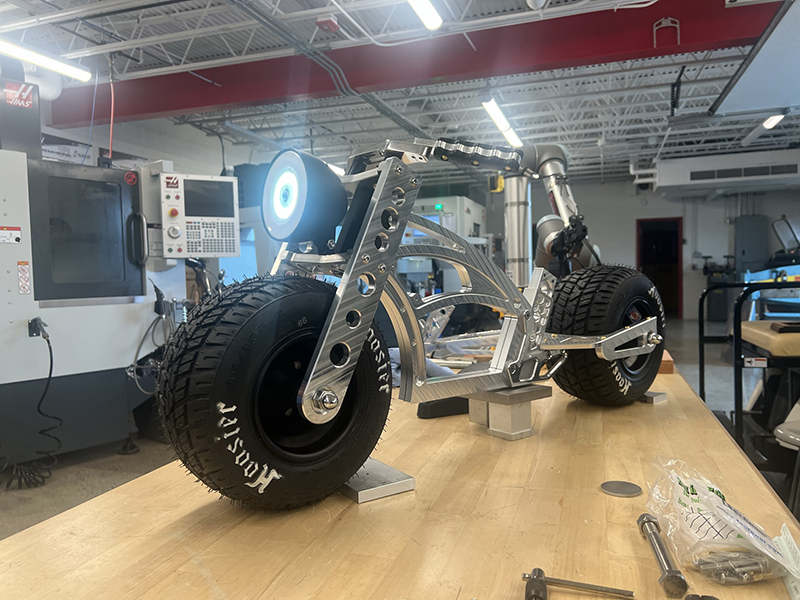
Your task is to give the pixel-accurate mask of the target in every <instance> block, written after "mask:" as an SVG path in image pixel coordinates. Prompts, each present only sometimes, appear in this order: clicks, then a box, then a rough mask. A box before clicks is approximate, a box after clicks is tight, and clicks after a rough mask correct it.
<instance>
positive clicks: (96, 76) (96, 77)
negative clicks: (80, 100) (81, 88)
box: [81, 60, 100, 164]
mask: <svg viewBox="0 0 800 600" xmlns="http://www.w3.org/2000/svg"><path fill="white" fill-rule="evenodd" d="M98 63H99V60H98ZM99 79H100V65H99V64H98V65H97V66H95V73H94V93H93V94H92V118H91V119H90V120H89V141H88V142H87V143H86V152H84V153H83V158H82V159H81V164H83V163H85V162H86V157H87V156H89V150H91V148H92V129H93V128H94V109H95V107H96V106H97V82H98V80H99Z"/></svg>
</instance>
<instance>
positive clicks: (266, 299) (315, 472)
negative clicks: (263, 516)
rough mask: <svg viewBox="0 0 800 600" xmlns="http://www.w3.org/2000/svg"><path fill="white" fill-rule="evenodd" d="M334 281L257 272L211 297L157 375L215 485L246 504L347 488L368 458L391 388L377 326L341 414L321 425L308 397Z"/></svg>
mask: <svg viewBox="0 0 800 600" xmlns="http://www.w3.org/2000/svg"><path fill="white" fill-rule="evenodd" d="M335 291H336V288H335V287H333V286H331V285H328V284H326V283H323V282H321V281H316V280H314V279H306V278H299V277H287V278H256V279H250V280H247V281H243V282H241V283H238V284H235V285H231V286H228V287H226V288H224V290H222V292H221V293H220V294H217V295H214V296H210V297H208V298H207V299H205V300H204V301H203V303H202V304H201V305H200V306H198V307H197V308H195V309H194V310H193V311H192V312H191V314H190V315H189V319H188V322H187V323H186V324H185V325H182V326H181V327H180V328H179V330H178V331H177V332H176V334H175V335H174V336H173V339H172V340H171V341H170V343H169V345H168V347H167V349H166V353H165V356H164V362H163V365H162V368H161V371H160V373H159V380H158V405H159V413H160V415H161V421H162V423H163V427H164V430H165V432H166V434H167V437H168V438H169V440H170V442H171V444H172V446H173V447H174V448H175V451H176V452H177V454H178V457H179V458H180V459H181V461H182V462H183V464H184V465H185V466H186V468H187V469H188V470H189V471H190V472H191V473H192V474H193V475H195V476H196V477H197V478H198V479H199V480H200V481H202V482H203V483H204V484H206V485H207V486H208V487H209V488H211V489H212V490H215V491H217V492H219V493H220V494H222V495H224V496H227V497H229V498H231V499H233V500H235V501H238V502H240V503H242V504H243V505H246V506H253V507H259V508H267V509H280V508H289V507H293V506H299V505H303V504H308V503H310V502H314V501H317V500H320V499H321V498H324V497H326V496H328V495H329V494H331V493H333V492H334V491H336V489H338V488H339V487H340V486H341V485H342V484H343V483H345V482H346V481H347V480H348V479H350V477H352V475H353V474H354V473H355V472H356V471H357V470H358V469H359V468H360V467H361V465H363V464H364V462H365V461H366V459H367V457H369V455H370V453H371V452H372V450H373V448H374V447H375V444H376V443H377V442H378V438H379V437H380V435H381V433H382V431H383V428H384V425H385V423H386V417H387V415H388V412H389V403H390V399H391V371H390V366H389V354H388V352H387V350H386V344H385V342H384V341H383V337H382V335H381V333H380V331H379V330H378V329H377V326H375V325H374V324H372V326H371V328H370V331H369V335H368V337H367V341H366V342H365V344H364V349H363V351H362V352H361V354H360V358H359V361H358V364H357V366H356V369H355V372H354V374H353V378H352V380H351V383H350V387H349V388H348V390H347V394H346V396H345V398H344V399H343V400H342V408H341V409H340V411H339V413H338V414H337V416H336V417H335V418H334V419H333V420H332V421H330V422H329V423H326V424H324V425H312V424H311V423H310V422H308V421H307V420H306V419H305V417H304V416H303V415H302V414H301V411H300V410H299V408H298V406H297V401H296V398H297V393H298V390H299V388H300V385H301V383H302V379H303V376H304V374H305V372H306V369H307V367H308V365H309V362H310V360H311V356H312V354H313V352H314V349H315V347H316V344H317V340H318V338H319V336H320V331H321V329H322V327H323V325H324V323H325V319H326V317H327V315H328V311H329V308H330V306H331V302H332V300H333V295H334V293H335Z"/></svg>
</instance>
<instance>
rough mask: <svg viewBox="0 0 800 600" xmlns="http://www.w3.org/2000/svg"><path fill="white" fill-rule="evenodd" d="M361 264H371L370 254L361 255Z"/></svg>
mask: <svg viewBox="0 0 800 600" xmlns="http://www.w3.org/2000/svg"><path fill="white" fill-rule="evenodd" d="M361 262H363V263H364V264H367V263H368V262H369V254H362V255H361Z"/></svg>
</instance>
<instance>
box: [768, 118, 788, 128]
mask: <svg viewBox="0 0 800 600" xmlns="http://www.w3.org/2000/svg"><path fill="white" fill-rule="evenodd" d="M783 117H784V115H772V116H771V117H770V118H769V119H767V120H766V121H764V129H772V128H773V127H775V125H777V124H778V123H780V122H781V121H783Z"/></svg>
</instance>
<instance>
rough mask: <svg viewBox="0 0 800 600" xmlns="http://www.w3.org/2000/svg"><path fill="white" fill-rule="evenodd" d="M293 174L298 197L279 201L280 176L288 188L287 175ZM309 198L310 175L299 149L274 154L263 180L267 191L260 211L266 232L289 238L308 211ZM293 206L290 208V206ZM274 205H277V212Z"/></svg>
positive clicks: (282, 184) (279, 237) (284, 238)
mask: <svg viewBox="0 0 800 600" xmlns="http://www.w3.org/2000/svg"><path fill="white" fill-rule="evenodd" d="M291 173H294V175H295V176H296V184H297V188H296V192H297V195H296V199H295V201H294V203H292V202H291V200H290V201H289V202H288V203H286V204H284V203H281V202H280V198H279V194H280V189H279V187H278V185H279V182H281V178H283V182H282V183H281V184H280V185H281V187H285V186H284V184H285V183H286V177H287V174H289V175H290V174H291ZM307 198H308V175H307V172H306V167H305V164H304V163H303V160H302V158H301V157H300V155H299V154H297V152H294V151H291V150H289V151H284V152H281V153H280V154H279V155H278V156H276V157H275V160H274V161H273V163H272V165H271V166H270V169H269V173H268V174H267V180H266V182H265V183H264V193H263V196H262V201H261V214H262V219H263V221H264V225H265V226H266V228H267V232H268V233H269V235H270V236H271V237H273V238H274V239H277V240H287V239H288V238H289V237H290V236H291V235H292V233H293V232H294V231H295V230H296V229H297V228H298V227H299V225H300V222H301V221H302V219H303V214H304V213H305V210H306V200H307ZM291 204H294V206H293V207H292V208H291V209H289V206H290V205H291ZM282 205H283V207H284V208H286V209H287V210H286V213H285V214H282V213H281V210H280V209H281V206H282ZM275 207H277V208H278V211H277V212H276V210H275Z"/></svg>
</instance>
